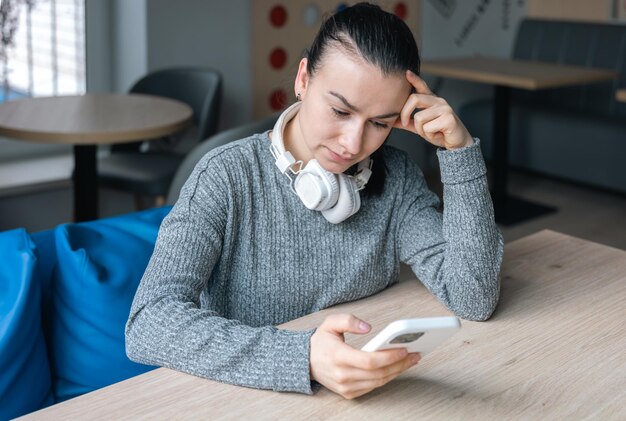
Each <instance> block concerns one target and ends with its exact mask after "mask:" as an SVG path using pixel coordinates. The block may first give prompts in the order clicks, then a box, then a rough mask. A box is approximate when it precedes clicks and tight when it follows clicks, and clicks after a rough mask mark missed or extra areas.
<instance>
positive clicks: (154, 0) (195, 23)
mask: <svg viewBox="0 0 626 421" xmlns="http://www.w3.org/2000/svg"><path fill="white" fill-rule="evenodd" d="M147 21H148V36H147V42H148V68H149V69H150V70H155V69H159V68H163V67H169V66H206V67H212V68H215V69H217V70H219V71H220V72H221V74H222V76H223V81H224V85H223V87H224V91H223V100H222V115H221V119H220V129H225V128H229V127H232V126H235V125H238V124H242V123H245V122H247V121H249V120H250V119H251V116H252V101H251V98H250V93H251V92H252V84H251V78H252V75H251V70H250V68H251V63H250V0H229V1H219V0H208V1H207V0H184V1H176V2H174V1H171V0H148V19H147Z"/></svg>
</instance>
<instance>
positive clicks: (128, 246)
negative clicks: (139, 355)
mask: <svg viewBox="0 0 626 421" xmlns="http://www.w3.org/2000/svg"><path fill="white" fill-rule="evenodd" d="M169 210H170V207H165V208H157V209H150V210H147V211H142V212H137V213H133V214H127V215H123V216H120V217H116V218H110V219H102V220H98V221H92V222H86V223H80V224H66V225H60V226H58V227H57V228H56V230H55V239H56V250H57V260H58V264H57V266H56V269H55V279H54V284H53V296H52V313H53V315H52V317H51V318H52V326H51V339H50V342H51V363H52V366H53V370H54V374H55V377H54V378H53V388H54V393H55V395H56V398H57V400H58V401H63V400H66V399H69V398H72V397H75V396H78V395H80V394H83V393H86V392H90V391H92V390H95V389H98V388H101V387H104V386H107V385H109V384H112V383H115V382H118V381H121V380H124V379H126V378H129V377H132V376H135V375H138V374H141V373H143V372H146V371H148V370H151V369H152V368H154V367H151V366H146V365H141V364H137V363H134V362H132V361H130V360H129V359H128V357H127V356H126V351H125V341H124V326H125V324H126V320H127V319H128V314H129V311H130V305H131V303H132V300H133V297H134V295H135V291H136V289H137V287H138V285H139V281H140V280H141V277H142V275H143V272H144V271H145V268H146V266H147V264H148V260H149V259H150V256H151V255H152V251H153V248H154V243H155V241H156V236H157V232H158V229H159V226H160V224H161V221H162V219H163V218H164V217H165V215H166V214H167V213H168V212H169Z"/></svg>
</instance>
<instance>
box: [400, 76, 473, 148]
mask: <svg viewBox="0 0 626 421" xmlns="http://www.w3.org/2000/svg"><path fill="white" fill-rule="evenodd" d="M406 79H407V80H408V81H409V83H410V84H411V85H412V86H413V87H414V88H415V93H412V94H411V95H409V98H408V99H407V101H406V103H405V104H404V107H403V108H402V111H401V112H400V118H399V119H398V120H397V121H396V123H395V125H394V127H397V128H400V129H404V130H408V131H410V132H413V133H416V134H418V135H420V136H421V137H423V138H424V139H426V140H427V141H428V142H430V143H432V144H433V145H435V146H439V147H441V148H446V149H458V148H463V147H465V146H469V145H471V144H473V143H474V141H473V140H472V137H471V136H470V134H469V132H468V131H467V129H466V128H465V126H464V125H463V123H462V122H461V120H460V119H459V117H457V115H456V114H455V113H454V111H453V110H452V107H450V105H449V104H448V103H447V102H446V100H445V99H443V98H440V97H438V96H436V95H435V94H433V93H432V92H431V91H430V89H429V88H428V86H427V85H426V82H424V80H423V79H422V78H420V77H419V76H417V75H416V74H415V73H413V72H412V71H410V70H407V72H406ZM415 111H417V112H415ZM413 113H415V114H413Z"/></svg>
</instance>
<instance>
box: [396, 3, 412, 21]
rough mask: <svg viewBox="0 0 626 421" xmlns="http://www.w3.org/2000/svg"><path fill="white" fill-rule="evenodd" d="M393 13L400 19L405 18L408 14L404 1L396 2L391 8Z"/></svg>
mask: <svg viewBox="0 0 626 421" xmlns="http://www.w3.org/2000/svg"><path fill="white" fill-rule="evenodd" d="M393 13H394V14H395V15H396V16H397V17H399V18H400V19H406V15H407V14H408V8H407V7H406V4H405V3H404V2H402V1H401V2H398V3H396V5H395V6H394V8H393Z"/></svg>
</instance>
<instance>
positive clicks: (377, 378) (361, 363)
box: [310, 314, 420, 399]
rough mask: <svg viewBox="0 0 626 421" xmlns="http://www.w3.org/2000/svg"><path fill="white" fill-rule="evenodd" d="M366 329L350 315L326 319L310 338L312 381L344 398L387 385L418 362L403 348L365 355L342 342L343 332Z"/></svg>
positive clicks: (353, 396) (363, 330)
mask: <svg viewBox="0 0 626 421" xmlns="http://www.w3.org/2000/svg"><path fill="white" fill-rule="evenodd" d="M369 331H370V326H369V325H368V324H367V323H365V322H364V321H362V320H359V319H358V318H357V317H355V316H353V315H351V314H333V315H330V316H328V317H327V318H326V319H325V320H324V322H323V323H322V324H321V325H320V326H319V327H318V328H317V330H316V332H315V333H314V334H313V336H311V356H310V366H311V367H310V370H311V380H315V381H317V382H318V383H320V384H322V385H323V386H325V387H326V388H328V389H330V390H332V391H333V392H335V393H337V394H339V395H341V396H343V397H344V398H346V399H354V398H357V397H359V396H362V395H364V394H366V393H368V392H371V391H372V390H374V389H376V388H378V387H380V386H383V385H385V384H387V383H388V382H389V381H390V380H393V379H394V378H396V377H397V376H399V375H400V374H401V373H402V372H404V371H405V370H406V369H408V368H410V367H412V366H414V365H415V364H417V362H418V361H419V359H420V355H419V354H418V353H415V354H409V353H407V351H406V349H404V348H399V349H388V350H383V351H375V352H365V351H361V350H357V349H354V348H352V347H351V346H350V345H348V344H346V343H345V340H344V333H354V334H365V333H368V332H369Z"/></svg>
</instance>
